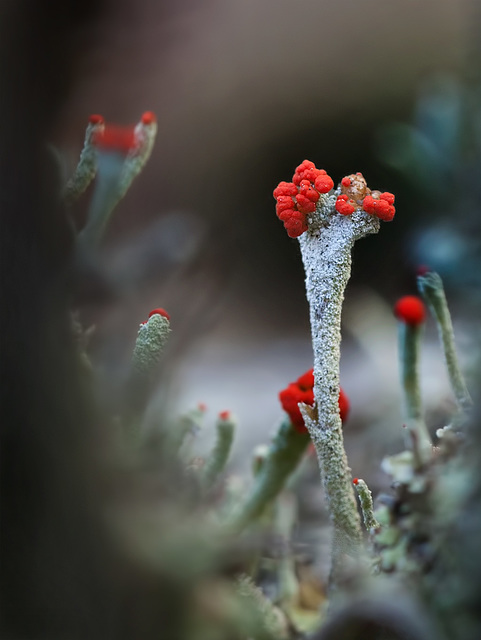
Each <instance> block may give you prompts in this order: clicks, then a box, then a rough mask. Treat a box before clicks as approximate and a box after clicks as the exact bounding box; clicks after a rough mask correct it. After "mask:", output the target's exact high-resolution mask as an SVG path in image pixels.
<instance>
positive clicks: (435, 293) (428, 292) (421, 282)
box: [418, 271, 472, 411]
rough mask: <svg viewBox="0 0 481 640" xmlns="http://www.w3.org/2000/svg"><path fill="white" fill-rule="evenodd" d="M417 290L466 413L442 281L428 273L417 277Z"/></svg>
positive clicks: (466, 394) (466, 398)
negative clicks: (428, 311)
mask: <svg viewBox="0 0 481 640" xmlns="http://www.w3.org/2000/svg"><path fill="white" fill-rule="evenodd" d="M418 288H419V291H420V292H421V294H422V296H423V298H424V300H425V301H426V304H427V305H428V307H429V309H430V310H431V313H432V314H433V316H434V318H435V319H436V324H437V327H438V333H439V339H440V341H441V345H442V348H443V351H444V360H445V363H446V368H447V370H448V376H449V381H450V383H451V388H452V390H453V393H454V396H455V398H456V402H457V404H458V406H459V408H460V409H461V410H463V411H466V410H467V409H469V408H470V407H471V405H472V400H471V396H470V395H469V391H468V388H467V386H466V382H465V381H464V376H463V374H462V373H461V369H460V367H459V362H458V356H457V354H456V347H455V344H454V331H453V323H452V322H451V314H450V313H449V308H448V303H447V301H446V295H445V293H444V287H443V281H442V280H441V278H440V276H439V275H438V274H437V273H436V272H435V271H429V272H428V273H426V274H424V275H422V276H418Z"/></svg>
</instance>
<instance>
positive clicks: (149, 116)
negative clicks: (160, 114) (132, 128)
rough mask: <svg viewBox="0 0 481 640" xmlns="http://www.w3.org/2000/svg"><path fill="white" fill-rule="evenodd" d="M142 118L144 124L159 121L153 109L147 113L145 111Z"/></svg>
mask: <svg viewBox="0 0 481 640" xmlns="http://www.w3.org/2000/svg"><path fill="white" fill-rule="evenodd" d="M140 120H141V122H142V124H154V122H157V118H156V117H155V113H154V112H153V111H146V112H145V113H143V114H142V118H141V119H140Z"/></svg>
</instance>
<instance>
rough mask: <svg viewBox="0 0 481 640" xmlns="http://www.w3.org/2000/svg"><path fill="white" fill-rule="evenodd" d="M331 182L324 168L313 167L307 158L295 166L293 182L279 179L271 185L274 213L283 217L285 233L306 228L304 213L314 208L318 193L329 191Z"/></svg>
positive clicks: (296, 234)
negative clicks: (274, 201) (272, 187)
mask: <svg viewBox="0 0 481 640" xmlns="http://www.w3.org/2000/svg"><path fill="white" fill-rule="evenodd" d="M333 186H334V182H333V180H332V178H331V177H330V176H328V175H327V173H326V172H325V171H324V169H316V165H315V164H314V163H313V162H311V161H310V160H304V161H303V162H301V164H300V165H299V166H298V167H297V169H296V170H295V172H294V175H293V177H292V182H280V183H279V185H278V186H277V187H276V188H275V189H274V198H275V199H276V200H277V204H276V213H277V217H278V218H279V219H280V220H282V222H283V223H284V227H285V229H286V231H287V235H288V236H289V237H290V238H297V237H299V236H300V235H301V234H303V233H304V231H307V217H308V215H309V213H313V212H314V211H315V210H316V203H317V201H318V200H319V198H320V196H321V193H329V191H330V190H331V189H332V188H333Z"/></svg>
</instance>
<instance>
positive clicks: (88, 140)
mask: <svg viewBox="0 0 481 640" xmlns="http://www.w3.org/2000/svg"><path fill="white" fill-rule="evenodd" d="M104 128H105V122H104V119H103V118H102V116H91V117H90V120H89V123H88V125H87V129H86V131H85V139H84V146H83V149H82V151H81V153H80V159H79V162H78V164H77V167H76V169H75V172H74V174H73V176H72V177H71V178H70V179H69V181H68V182H67V184H66V186H65V189H64V192H63V199H64V201H65V203H66V204H67V205H71V204H73V202H75V200H77V198H79V197H80V196H81V195H82V193H83V192H84V191H85V190H86V188H87V187H88V186H89V184H90V183H91V182H92V180H93V179H94V177H95V173H96V172H97V150H96V148H95V146H94V144H93V140H94V137H95V136H96V135H98V134H99V133H101V132H102V131H103V130H104Z"/></svg>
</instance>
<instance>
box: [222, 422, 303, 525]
mask: <svg viewBox="0 0 481 640" xmlns="http://www.w3.org/2000/svg"><path fill="white" fill-rule="evenodd" d="M308 444H309V436H308V434H307V433H299V432H298V431H297V430H296V429H295V428H294V427H293V426H292V424H291V422H290V420H288V419H286V420H285V421H284V422H283V423H282V424H281V426H280V428H279V431H278V432H277V434H276V436H275V438H274V440H273V441H272V444H271V446H270V448H269V452H268V454H267V456H266V459H265V460H264V463H263V464H262V466H261V468H260V470H259V472H258V474H257V475H256V477H255V479H254V486H253V488H252V491H251V493H250V494H249V496H248V497H247V499H246V501H245V502H244V503H243V504H242V505H241V506H240V507H239V509H238V510H237V512H236V513H235V514H234V517H233V521H232V525H231V526H232V528H233V529H234V530H235V531H241V530H242V529H244V528H245V527H246V526H247V525H248V524H250V523H251V522H253V521H254V520H255V519H256V518H258V517H259V516H260V515H262V513H263V511H264V510H265V508H266V507H267V505H269V504H270V503H271V502H272V501H273V500H274V499H275V498H276V497H277V496H278V495H279V493H280V492H281V491H282V489H283V487H284V485H285V483H286V480H287V478H288V477H289V476H290V475H291V473H292V472H293V471H294V469H295V468H296V467H297V465H298V463H299V461H300V460H301V458H302V456H303V455H304V452H305V450H306V448H307V445H308Z"/></svg>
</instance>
